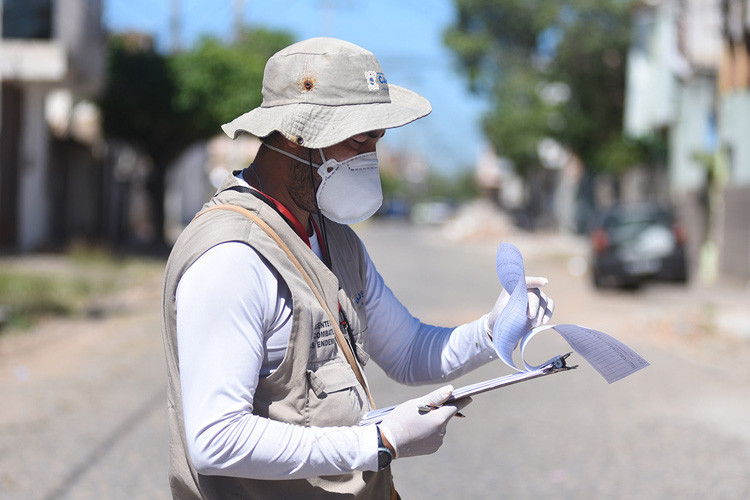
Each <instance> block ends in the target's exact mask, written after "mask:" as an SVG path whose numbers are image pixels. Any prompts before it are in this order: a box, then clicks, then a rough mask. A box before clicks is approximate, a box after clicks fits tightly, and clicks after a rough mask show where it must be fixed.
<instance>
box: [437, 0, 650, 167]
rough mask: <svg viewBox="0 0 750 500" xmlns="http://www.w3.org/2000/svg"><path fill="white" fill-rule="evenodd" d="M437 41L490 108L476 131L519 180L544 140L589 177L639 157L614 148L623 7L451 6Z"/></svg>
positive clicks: (461, 1)
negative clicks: (451, 15) (452, 14)
mask: <svg viewBox="0 0 750 500" xmlns="http://www.w3.org/2000/svg"><path fill="white" fill-rule="evenodd" d="M455 3H456V6H457V9H458V15H457V19H456V21H455V23H454V25H452V26H451V27H449V29H448V30H447V31H446V33H445V42H446V44H447V45H448V47H450V48H451V49H452V50H453V52H454V53H455V54H456V56H457V60H458V63H459V66H460V67H461V68H463V69H464V70H465V71H466V73H467V75H468V79H469V85H470V88H471V89H473V90H474V91H476V92H479V93H482V94H484V95H486V96H487V97H488V98H489V99H490V101H491V103H492V106H491V110H490V111H489V112H488V113H487V114H486V115H485V117H484V120H483V128H484V132H485V134H486V136H487V138H488V139H489V140H490V142H491V143H492V144H493V145H494V146H495V148H496V150H497V151H499V152H500V153H501V154H503V155H504V156H507V157H509V158H510V159H511V160H512V161H513V162H514V163H515V165H516V168H517V170H518V171H519V173H521V174H522V175H524V176H528V175H530V174H531V173H533V172H534V171H535V170H537V169H538V168H539V167H540V161H539V158H538V155H537V144H538V143H539V142H540V141H541V140H542V139H544V138H553V139H555V140H557V141H558V142H560V143H561V144H563V145H564V146H566V147H567V148H569V149H570V150H571V151H573V152H574V153H575V154H576V155H577V156H578V157H579V158H581V160H582V161H583V163H584V165H586V167H587V168H589V169H591V170H592V171H594V172H605V171H609V172H621V171H623V170H624V169H625V168H627V167H628V166H630V165H632V164H633V163H635V162H637V161H638V160H639V159H640V158H641V155H642V154H643V149H642V148H641V147H640V145H637V144H631V143H629V142H627V141H625V140H623V136H622V121H623V96H624V88H625V57H626V52H627V48H628V44H629V32H630V28H629V26H630V8H631V2H630V1H629V0H495V1H493V0H455Z"/></svg>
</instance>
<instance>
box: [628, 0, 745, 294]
mask: <svg viewBox="0 0 750 500" xmlns="http://www.w3.org/2000/svg"><path fill="white" fill-rule="evenodd" d="M748 47H750V0H652V1H649V2H643V3H642V4H641V5H640V7H639V8H638V9H637V10H636V12H635V14H634V18H633V36H632V43H631V49H630V52H629V54H628V72H627V87H626V88H627V90H626V102H625V131H626V134H628V135H629V136H631V137H648V136H651V137H653V136H655V135H658V136H660V137H662V138H663V139H664V140H665V142H666V144H667V145H668V179H669V191H670V198H671V200H672V202H673V204H674V205H675V206H676V207H677V208H678V211H679V213H680V216H681V219H682V220H683V223H684V225H685V226H686V227H687V229H688V232H689V237H690V248H689V254H690V257H691V267H692V268H693V270H694V271H696V272H697V273H698V274H699V276H700V277H702V278H703V279H704V280H706V281H713V280H715V279H716V278H717V277H718V276H720V275H723V276H733V277H738V278H740V279H741V280H744V281H748V280H750V217H747V214H750V141H749V140H748V139H750V94H749V93H748V83H749V82H750V78H749V72H750V70H749V69H748V68H750V64H749V60H748ZM742 214H744V215H742Z"/></svg>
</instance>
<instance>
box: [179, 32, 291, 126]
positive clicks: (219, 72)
mask: <svg viewBox="0 0 750 500" xmlns="http://www.w3.org/2000/svg"><path fill="white" fill-rule="evenodd" d="M293 41H294V40H293V39H292V37H291V35H289V34H287V33H283V32H271V31H267V30H262V29H258V30H252V31H246V32H244V33H243V34H242V36H241V37H240V39H239V40H238V41H237V42H236V43H234V44H232V45H226V44H225V43H223V42H222V41H220V40H218V39H216V38H211V37H206V38H203V39H202V40H201V41H200V42H199V43H198V44H197V45H196V47H195V48H194V49H192V50H191V51H189V52H183V53H179V54H175V55H174V56H172V57H171V58H170V68H171V70H172V74H173V75H174V80H175V83H176V87H177V94H176V96H175V100H174V103H173V104H174V107H175V111H176V112H177V113H178V114H180V113H188V114H190V115H191V118H192V120H191V122H192V126H193V127H194V128H195V130H196V131H199V132H200V133H201V134H203V135H206V136H208V135H212V134H215V133H216V131H217V130H218V125H221V124H222V123H226V122H228V121H230V120H232V119H234V118H236V117H237V116H238V115H239V114H241V113H243V112H245V111H250V110H251V109H253V108H256V107H258V106H260V103H261V100H262V98H261V92H260V90H261V87H262V85H263V70H264V68H265V65H266V61H267V60H268V58H269V57H271V56H272V55H273V54H274V53H276V52H278V51H279V50H281V49H282V48H283V47H286V46H287V45H290V44H291V43H292V42H293Z"/></svg>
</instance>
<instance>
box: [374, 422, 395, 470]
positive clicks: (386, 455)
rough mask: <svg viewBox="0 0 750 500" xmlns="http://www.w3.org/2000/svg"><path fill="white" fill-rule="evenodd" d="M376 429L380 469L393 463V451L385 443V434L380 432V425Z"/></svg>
mask: <svg viewBox="0 0 750 500" xmlns="http://www.w3.org/2000/svg"><path fill="white" fill-rule="evenodd" d="M375 429H376V430H377V431H378V470H383V469H385V468H386V467H388V466H389V465H391V461H392V460H393V452H392V451H391V450H390V448H388V447H387V446H386V445H385V444H383V435H382V434H381V433H380V427H378V426H377V425H376V426H375Z"/></svg>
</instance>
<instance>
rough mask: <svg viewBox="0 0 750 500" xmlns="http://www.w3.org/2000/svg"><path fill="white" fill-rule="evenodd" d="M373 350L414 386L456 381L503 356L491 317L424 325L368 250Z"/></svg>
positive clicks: (379, 359) (391, 372) (367, 294)
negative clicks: (489, 331)
mask: <svg viewBox="0 0 750 500" xmlns="http://www.w3.org/2000/svg"><path fill="white" fill-rule="evenodd" d="M365 260H366V265H367V271H366V272H367V284H366V291H365V298H366V306H365V307H366V310H367V328H368V331H369V335H368V349H369V354H370V355H371V356H372V358H373V359H374V360H375V362H376V363H377V364H378V365H379V366H380V367H381V368H383V370H384V371H385V372H386V373H387V374H388V376H389V377H391V378H393V379H395V380H397V381H399V382H401V383H404V384H410V385H416V384H427V383H433V382H442V381H448V380H452V379H454V378H457V377H459V376H460V375H463V374H464V373H467V372H469V371H471V370H474V369H475V368H478V367H479V366H481V365H483V364H486V363H487V362H489V361H491V360H492V359H495V358H496V357H497V354H496V353H495V349H494V347H493V346H492V341H491V340H490V337H489V335H488V334H487V332H486V328H485V326H486V315H485V316H482V317H481V318H479V319H477V320H475V321H472V322H470V323H466V324H464V325H461V326H458V327H455V328H444V327H439V326H433V325H428V324H426V323H422V322H421V321H420V320H419V319H417V318H415V317H414V316H412V315H411V313H409V311H408V310H407V309H406V307H404V305H403V304H401V302H399V300H398V299H397V298H396V296H395V295H394V294H393V292H392V291H391V289H390V288H388V286H387V285H386V284H385V281H384V280H383V277H382V276H381V275H380V273H379V272H378V271H377V269H376V268H375V264H374V263H373V262H372V259H370V256H369V255H368V254H367V250H365Z"/></svg>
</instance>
